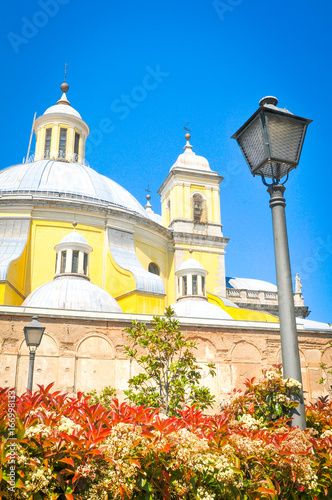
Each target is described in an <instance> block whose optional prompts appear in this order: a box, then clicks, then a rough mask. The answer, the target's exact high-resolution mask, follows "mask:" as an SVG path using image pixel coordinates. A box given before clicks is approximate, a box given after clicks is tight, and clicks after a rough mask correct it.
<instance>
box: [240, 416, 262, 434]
mask: <svg viewBox="0 0 332 500" xmlns="http://www.w3.org/2000/svg"><path fill="white" fill-rule="evenodd" d="M239 422H241V423H242V427H244V428H245V429H249V430H253V431H255V430H257V429H261V428H262V427H264V418H263V417H260V418H259V419H256V418H254V417H252V416H251V415H250V414H249V413H244V414H243V415H241V416H240V418H239Z"/></svg>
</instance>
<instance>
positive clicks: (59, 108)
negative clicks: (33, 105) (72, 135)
mask: <svg viewBox="0 0 332 500" xmlns="http://www.w3.org/2000/svg"><path fill="white" fill-rule="evenodd" d="M51 113H62V114H65V115H73V116H76V117H77V118H81V119H82V117H81V115H80V114H79V112H78V111H76V109H74V108H72V107H71V106H68V104H54V105H53V106H51V107H50V108H47V110H46V111H45V113H44V115H50V114H51Z"/></svg>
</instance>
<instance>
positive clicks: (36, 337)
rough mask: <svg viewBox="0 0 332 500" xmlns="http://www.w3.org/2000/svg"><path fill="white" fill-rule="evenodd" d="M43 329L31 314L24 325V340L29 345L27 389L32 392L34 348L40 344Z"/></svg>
mask: <svg viewBox="0 0 332 500" xmlns="http://www.w3.org/2000/svg"><path fill="white" fill-rule="evenodd" d="M44 331H45V327H44V326H43V325H41V324H40V323H39V321H38V318H37V316H33V318H32V321H30V323H29V324H28V326H25V327H24V335H25V342H26V344H27V346H28V347H29V351H30V359H29V374H28V386H27V389H28V390H29V391H31V392H32V381H33V367H34V364H35V355H36V350H37V347H38V346H39V345H40V342H41V339H42V336H43V333H44Z"/></svg>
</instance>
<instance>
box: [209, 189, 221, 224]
mask: <svg viewBox="0 0 332 500" xmlns="http://www.w3.org/2000/svg"><path fill="white" fill-rule="evenodd" d="M211 193H212V209H213V222H216V223H218V224H221V217H220V195H219V188H218V189H212V190H211Z"/></svg>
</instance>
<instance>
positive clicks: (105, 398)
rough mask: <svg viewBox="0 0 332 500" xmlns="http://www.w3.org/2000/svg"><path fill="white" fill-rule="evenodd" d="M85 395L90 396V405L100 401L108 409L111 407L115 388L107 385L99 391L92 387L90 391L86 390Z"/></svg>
mask: <svg viewBox="0 0 332 500" xmlns="http://www.w3.org/2000/svg"><path fill="white" fill-rule="evenodd" d="M86 396H90V397H89V405H90V406H92V405H95V404H97V403H100V404H101V405H102V406H103V407H104V408H106V409H109V408H111V405H112V401H113V399H114V398H116V389H114V388H113V387H111V386H110V385H108V386H107V387H104V388H103V389H101V391H100V392H97V391H96V389H93V390H92V391H90V392H87V393H86Z"/></svg>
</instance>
